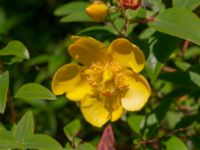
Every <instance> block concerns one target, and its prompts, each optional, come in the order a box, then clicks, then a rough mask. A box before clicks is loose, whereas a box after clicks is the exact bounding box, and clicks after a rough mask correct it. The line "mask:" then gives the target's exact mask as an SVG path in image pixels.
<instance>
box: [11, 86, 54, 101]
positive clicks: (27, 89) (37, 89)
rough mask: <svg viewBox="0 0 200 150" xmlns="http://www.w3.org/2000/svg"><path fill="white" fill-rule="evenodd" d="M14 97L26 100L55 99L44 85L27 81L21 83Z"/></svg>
mask: <svg viewBox="0 0 200 150" xmlns="http://www.w3.org/2000/svg"><path fill="white" fill-rule="evenodd" d="M14 97H15V98H21V99H27V100H38V99H45V100H56V97H55V96H54V95H53V94H52V93H51V92H50V91H49V90H48V89H47V88H46V87H44V86H42V85H40V84H38V83H27V84H24V85H22V86H21V87H20V88H19V90H18V91H17V92H16V94H15V96H14Z"/></svg>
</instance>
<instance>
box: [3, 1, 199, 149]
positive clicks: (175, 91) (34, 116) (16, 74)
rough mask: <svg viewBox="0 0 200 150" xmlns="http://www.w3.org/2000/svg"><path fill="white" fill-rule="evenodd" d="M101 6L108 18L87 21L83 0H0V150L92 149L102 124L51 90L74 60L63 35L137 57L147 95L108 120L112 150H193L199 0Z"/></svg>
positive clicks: (196, 135) (196, 117)
mask: <svg viewBox="0 0 200 150" xmlns="http://www.w3.org/2000/svg"><path fill="white" fill-rule="evenodd" d="M105 2H106V3H108V4H109V6H110V8H109V12H110V13H109V15H108V16H107V17H106V18H105V20H104V21H103V22H95V21H94V20H92V19H91V18H90V17H89V16H88V15H87V14H86V12H85V8H86V7H87V6H88V5H89V4H90V2H89V1H87V0H73V1H72V0H71V1H64V0H20V1H18V0H12V1H8V0H0V150H8V149H40V150H62V149H78V150H79V149H80V150H86V149H87V150H94V149H96V147H97V145H98V143H99V141H100V139H101V135H102V132H103V130H104V128H105V126H104V127H103V128H95V127H93V126H91V125H90V124H89V123H87V122H86V121H85V120H84V118H83V116H82V115H81V112H80V110H79V108H78V107H77V105H76V103H74V102H70V101H69V100H67V99H66V97H65V96H58V97H55V96H54V95H53V93H52V92H51V80H52V76H53V74H54V73H55V71H56V70H57V69H58V68H59V67H60V66H61V65H63V64H66V63H69V62H74V60H72V59H71V58H70V57H69V55H68V53H67V47H68V46H69V44H70V36H71V35H79V36H92V37H94V38H96V39H98V40H100V41H102V42H104V43H105V44H109V43H110V42H111V41H112V40H113V39H115V38H117V37H125V38H127V39H129V40H130V41H132V42H133V43H135V44H136V45H138V46H139V47H140V48H141V50H142V51H143V52H144V54H145V58H146V64H145V69H144V71H143V72H142V74H143V75H144V76H145V77H146V78H147V79H148V81H149V82H150V84H151V88H152V95H151V98H150V100H149V101H148V104H147V105H146V106H145V107H144V108H143V109H142V110H141V111H138V112H126V113H125V114H124V115H123V116H122V118H121V119H119V120H118V121H116V122H113V123H111V124H112V127H113V132H114V135H115V143H116V145H115V148H116V149H122V150H123V149H141V150H143V149H145V150H153V149H159V150H160V149H164V150H165V149H166V150H176V149H177V150H187V149H190V150H198V149H199V147H200V145H199V143H200V137H199V135H200V94H199V93H200V17H199V16H200V6H199V5H200V0H163V1H162V0H142V6H141V7H139V8H138V9H137V10H131V9H127V10H124V11H121V10H120V9H119V7H118V5H117V3H116V1H115V0H113V1H112V0H108V1H105ZM111 6H112V7H111Z"/></svg>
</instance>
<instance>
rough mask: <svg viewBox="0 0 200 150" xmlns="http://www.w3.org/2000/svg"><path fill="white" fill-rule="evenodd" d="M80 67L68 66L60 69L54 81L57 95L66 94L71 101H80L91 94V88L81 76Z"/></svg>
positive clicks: (53, 88)
mask: <svg viewBox="0 0 200 150" xmlns="http://www.w3.org/2000/svg"><path fill="white" fill-rule="evenodd" d="M80 70H81V68H80V66H78V65H76V64H67V65H64V66H62V67H61V68H59V69H58V70H57V71H56V73H55V75H54V77H53V80H52V90H53V93H54V94H55V95H61V94H64V93H66V96H67V98H68V99H70V100H74V101H78V100H80V99H82V98H83V97H84V96H85V95H86V94H90V93H91V92H92V91H91V88H90V86H89V85H88V84H87V82H86V80H84V79H83V78H82V77H81V76H80Z"/></svg>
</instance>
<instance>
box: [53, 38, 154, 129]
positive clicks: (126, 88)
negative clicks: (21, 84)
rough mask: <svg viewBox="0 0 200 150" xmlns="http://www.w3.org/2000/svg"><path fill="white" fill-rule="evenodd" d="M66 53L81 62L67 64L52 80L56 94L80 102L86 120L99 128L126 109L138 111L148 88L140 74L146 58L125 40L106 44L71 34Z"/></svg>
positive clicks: (147, 93) (146, 96)
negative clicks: (71, 41) (70, 42)
mask: <svg viewBox="0 0 200 150" xmlns="http://www.w3.org/2000/svg"><path fill="white" fill-rule="evenodd" d="M74 40H75V41H74V43H73V44H71V45H70V46H69V49H68V51H69V54H70V55H71V56H72V57H73V58H74V59H76V60H77V61H78V62H80V63H81V64H83V66H80V65H78V64H66V65H64V66H62V67H61V68H60V69H58V70H57V72H56V73H55V75H54V77H53V81H52V90H53V92H54V93H55V94H56V95H61V94H64V93H66V97H67V98H68V99H70V100H72V101H77V102H79V104H80V109H81V112H82V113H83V116H84V117H85V119H86V120H87V121H88V122H89V123H91V124H92V125H94V126H97V127H101V126H103V125H104V124H105V123H106V122H107V121H109V120H111V121H116V120H118V119H119V118H120V117H121V115H122V114H123V111H124V109H125V110H127V111H138V110H140V109H141V108H142V107H143V106H144V105H145V104H146V103H147V100H148V98H149V96H150V94H151V89H150V86H149V84H148V82H147V81H146V79H145V78H144V77H143V76H141V75H139V72H140V71H141V70H142V69H143V67H144V63H145V58H144V55H143V53H142V51H141V50H140V49H139V48H138V47H137V46H136V45H134V44H132V43H131V42H129V41H128V40H127V39H124V38H118V39H116V40H114V41H113V42H112V43H111V44H110V45H109V47H106V46H105V45H104V44H103V43H101V42H99V41H97V40H95V39H93V38H91V37H74Z"/></svg>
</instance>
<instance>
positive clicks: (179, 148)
mask: <svg viewBox="0 0 200 150" xmlns="http://www.w3.org/2000/svg"><path fill="white" fill-rule="evenodd" d="M164 144H165V146H166V150H188V148H187V147H186V145H185V144H184V142H183V141H181V139H179V138H177V137H175V136H172V137H170V139H169V140H167V141H166V142H165V143H164Z"/></svg>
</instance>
